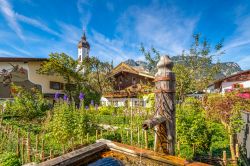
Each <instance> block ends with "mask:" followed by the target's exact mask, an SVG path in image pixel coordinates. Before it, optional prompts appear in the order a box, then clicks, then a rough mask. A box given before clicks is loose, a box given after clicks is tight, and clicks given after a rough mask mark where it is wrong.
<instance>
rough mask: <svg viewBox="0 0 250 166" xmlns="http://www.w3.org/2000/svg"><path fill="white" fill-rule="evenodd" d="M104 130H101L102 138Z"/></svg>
mask: <svg viewBox="0 0 250 166" xmlns="http://www.w3.org/2000/svg"><path fill="white" fill-rule="evenodd" d="M102 134H103V130H101V138H102Z"/></svg>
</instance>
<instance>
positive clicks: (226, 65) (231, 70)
mask: <svg viewBox="0 0 250 166" xmlns="http://www.w3.org/2000/svg"><path fill="white" fill-rule="evenodd" d="M186 58H188V57H186ZM171 60H172V61H173V62H174V63H182V64H183V63H184V64H185V60H183V59H182V57H181V56H173V57H171ZM125 63H126V64H128V65H130V66H134V67H143V68H144V69H145V70H146V71H149V66H148V64H147V62H145V61H135V60H133V59H128V60H126V61H125ZM185 65H187V64H185ZM213 65H215V64H213V63H210V64H209V66H213ZM220 68H221V71H220V73H219V74H218V75H217V76H216V79H220V78H223V77H227V76H230V75H232V74H235V73H237V72H240V71H242V69H241V68H240V66H239V65H238V64H237V63H235V62H223V63H220Z"/></svg>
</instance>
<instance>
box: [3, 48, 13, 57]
mask: <svg viewBox="0 0 250 166" xmlns="http://www.w3.org/2000/svg"><path fill="white" fill-rule="evenodd" d="M0 57H16V54H15V53H13V52H10V51H7V50H3V49H0Z"/></svg>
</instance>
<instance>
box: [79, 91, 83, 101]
mask: <svg viewBox="0 0 250 166" xmlns="http://www.w3.org/2000/svg"><path fill="white" fill-rule="evenodd" d="M79 99H80V100H83V99H84V94H83V93H82V92H81V93H80V95H79Z"/></svg>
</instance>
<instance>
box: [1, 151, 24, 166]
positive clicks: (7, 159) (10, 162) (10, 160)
mask: <svg viewBox="0 0 250 166" xmlns="http://www.w3.org/2000/svg"><path fill="white" fill-rule="evenodd" d="M21 165H22V164H21V162H20V159H19V158H18V157H17V155H16V154H15V153H3V154H0V166H21Z"/></svg>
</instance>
